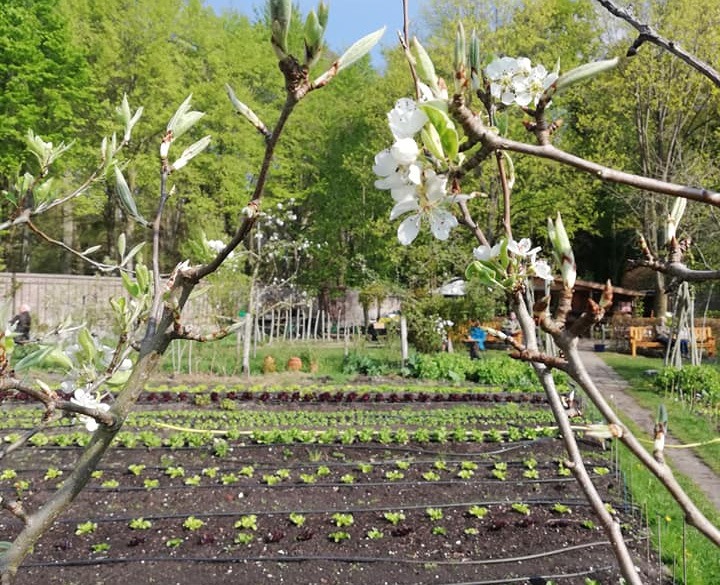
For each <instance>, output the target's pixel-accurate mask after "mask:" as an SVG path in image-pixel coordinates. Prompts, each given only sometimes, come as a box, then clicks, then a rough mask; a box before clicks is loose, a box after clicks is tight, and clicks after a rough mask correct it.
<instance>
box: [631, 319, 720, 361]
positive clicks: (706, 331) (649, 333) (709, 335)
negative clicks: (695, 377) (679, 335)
mask: <svg viewBox="0 0 720 585" xmlns="http://www.w3.org/2000/svg"><path fill="white" fill-rule="evenodd" d="M693 332H694V333H695V342H696V344H697V347H698V349H700V350H705V351H707V354H708V356H710V357H713V356H714V355H715V354H716V352H717V350H716V346H715V337H714V336H713V332H712V328H711V327H708V326H706V327H694V328H693ZM628 335H629V341H630V355H632V356H633V357H635V356H636V355H637V349H638V348H639V347H643V348H647V349H665V344H664V343H662V342H661V341H658V340H657V339H655V328H654V327H652V326H642V327H630V328H629V330H628Z"/></svg>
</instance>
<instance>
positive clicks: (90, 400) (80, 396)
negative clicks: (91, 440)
mask: <svg viewBox="0 0 720 585" xmlns="http://www.w3.org/2000/svg"><path fill="white" fill-rule="evenodd" d="M70 402H74V403H75V404H79V405H80V406H84V407H85V408H93V409H95V410H102V411H104V412H107V411H108V410H110V405H109V404H105V403H104V402H100V401H99V400H98V399H97V397H96V396H93V395H92V394H90V393H89V392H87V391H85V390H84V389H82V388H77V389H76V390H75V392H74V393H73V396H72V397H71V398H70ZM77 419H78V421H79V422H81V423H82V424H84V425H85V428H86V429H87V430H88V432H90V433H92V432H94V431H96V430H97V429H98V426H99V425H98V422H97V421H96V420H95V419H94V418H93V417H91V416H87V415H85V414H78V415H77Z"/></svg>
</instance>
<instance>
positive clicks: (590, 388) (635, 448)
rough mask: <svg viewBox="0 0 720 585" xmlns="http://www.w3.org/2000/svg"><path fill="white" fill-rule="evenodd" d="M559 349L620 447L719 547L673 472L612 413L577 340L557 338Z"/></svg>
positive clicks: (717, 533) (717, 536)
mask: <svg viewBox="0 0 720 585" xmlns="http://www.w3.org/2000/svg"><path fill="white" fill-rule="evenodd" d="M556 342H557V343H558V346H559V347H560V348H561V349H562V350H563V351H564V352H565V356H566V357H567V359H568V368H567V372H568V373H569V374H570V376H571V377H572V378H573V379H574V380H575V381H576V382H577V383H578V384H580V386H581V387H582V389H583V390H584V391H585V394H586V395H587V396H588V398H589V399H590V400H592V402H593V403H594V404H595V406H596V407H597V408H598V410H599V411H600V413H601V414H602V415H603V417H604V418H605V420H606V421H607V422H608V423H610V424H612V425H615V426H616V427H618V428H619V429H621V430H622V432H621V433H620V437H619V439H620V440H621V441H622V442H623V444H624V445H625V446H626V447H627V448H628V449H629V450H630V452H632V453H633V455H635V457H636V458H637V459H638V460H639V461H640V462H641V463H642V464H643V465H644V466H645V467H647V469H648V470H650V472H652V473H653V475H655V477H657V478H658V480H660V482H661V483H662V484H663V485H664V486H665V488H666V489H667V491H668V493H670V495H671V496H672V497H673V498H674V499H675V501H676V502H677V503H678V505H679V506H680V507H681V508H682V510H683V512H684V513H685V519H686V521H687V523H688V524H690V525H691V526H694V527H695V528H697V529H698V530H699V531H700V532H702V533H703V534H704V535H705V536H706V537H707V538H708V539H709V540H710V541H712V542H713V543H714V544H715V545H716V546H720V530H718V528H717V527H715V526H714V525H713V524H712V522H710V520H709V519H708V518H707V517H706V516H705V515H704V514H703V513H702V512H701V511H700V509H699V508H698V507H697V506H696V505H695V503H694V502H693V501H692V500H691V499H690V497H688V495H687V494H686V493H685V492H684V491H683V489H682V487H681V486H680V484H679V483H678V482H677V480H676V479H675V476H674V475H673V472H672V470H671V469H670V467H668V466H667V465H662V464H661V463H658V462H657V461H656V460H655V459H654V458H653V456H652V455H651V454H650V453H648V451H647V450H646V449H645V448H644V447H643V446H642V444H641V443H640V441H638V439H637V438H635V436H634V435H633V434H632V433H631V432H630V431H629V430H628V428H627V427H626V426H625V425H623V423H622V422H621V421H620V418H619V417H618V416H617V414H615V412H614V411H613V409H612V408H611V407H610V405H609V404H608V403H607V401H606V400H605V397H604V396H603V395H602V393H601V392H600V391H599V390H598V388H597V386H595V382H593V380H592V378H591V377H590V375H589V374H588V372H587V370H586V369H585V366H584V365H583V363H582V360H581V359H580V353H579V351H578V348H577V341H574V342H572V343H567V342H564V341H563V339H562V338H558V339H556Z"/></svg>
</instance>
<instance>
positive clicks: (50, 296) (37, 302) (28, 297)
mask: <svg viewBox="0 0 720 585" xmlns="http://www.w3.org/2000/svg"><path fill="white" fill-rule="evenodd" d="M121 296H127V293H126V291H125V289H124V287H123V285H122V280H121V279H120V278H119V277H113V276H74V275H67V274H37V273H0V297H1V300H0V302H2V303H4V304H5V305H6V306H8V318H10V317H12V316H13V315H15V314H16V313H17V312H18V310H19V308H20V305H22V304H24V303H26V304H28V305H30V309H31V314H32V318H33V332H34V334H35V335H38V334H42V333H43V332H45V331H47V330H50V329H53V328H54V327H56V326H57V325H58V324H60V323H62V322H64V321H65V320H66V319H70V321H71V322H72V323H73V324H80V323H85V324H87V326H88V327H89V328H91V329H92V330H93V331H96V332H98V333H101V332H109V331H110V330H111V329H112V319H113V316H112V311H111V308H110V302H109V301H110V299H111V298H116V297H121ZM398 308H399V302H398V301H397V300H395V299H389V300H388V301H386V302H385V303H383V304H382V305H381V307H375V306H374V307H373V310H371V314H370V318H371V320H375V318H377V315H376V313H379V312H382V314H385V313H386V312H390V311H394V310H397V309H398ZM218 321H220V322H222V318H220V319H219V318H218V311H217V310H215V308H213V306H212V305H211V302H210V299H209V298H208V296H207V295H200V296H198V297H195V298H193V299H191V300H190V301H189V302H188V305H187V307H186V309H185V311H183V323H184V324H185V325H188V326H192V328H193V329H195V330H198V329H202V330H208V329H212V328H214V327H215V326H217V324H218ZM222 324H224V325H227V319H226V320H225V322H222ZM363 325H364V317H363V310H362V307H361V306H360V304H359V301H358V295H357V292H355V291H349V292H348V294H347V296H346V297H345V299H343V300H341V301H339V302H338V301H335V310H334V312H333V314H332V315H331V314H329V313H328V312H326V311H320V310H318V309H317V306H316V305H315V306H314V305H313V304H312V303H309V302H307V301H306V302H304V303H298V304H291V303H289V304H284V306H282V307H280V306H277V305H272V306H260V307H259V308H258V310H257V315H256V317H255V324H254V327H253V334H254V337H255V339H256V340H257V341H258V342H260V343H263V342H264V343H268V342H269V343H272V342H273V341H274V340H283V339H284V340H293V339H297V340H301V339H302V340H308V339H331V338H335V339H337V338H340V337H342V336H344V335H345V332H346V331H347V332H348V333H357V332H359V331H360V330H361V329H362V326H363Z"/></svg>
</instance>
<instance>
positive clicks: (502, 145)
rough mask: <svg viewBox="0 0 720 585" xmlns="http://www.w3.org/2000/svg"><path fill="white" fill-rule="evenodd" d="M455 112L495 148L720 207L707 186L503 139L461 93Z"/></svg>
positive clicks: (469, 129) (455, 100) (718, 196)
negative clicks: (486, 123) (644, 175)
mask: <svg viewBox="0 0 720 585" xmlns="http://www.w3.org/2000/svg"><path fill="white" fill-rule="evenodd" d="M450 109H451V112H452V113H453V114H454V115H455V117H456V119H457V120H458V121H459V122H460V124H461V125H462V127H463V129H464V130H465V132H466V133H467V134H469V135H471V136H476V137H478V138H479V139H480V141H481V142H482V143H483V144H484V145H487V146H488V147H489V148H491V149H493V150H510V151H513V152H519V153H522V154H529V155H532V156H537V157H539V158H545V159H548V160H553V161H555V162H558V163H561V164H564V165H568V166H571V167H574V168H576V169H578V170H581V171H584V172H586V173H590V174H592V175H594V176H595V177H596V178H597V179H599V180H601V181H607V182H610V183H618V184H621V185H629V186H631V187H635V188H637V189H642V190H645V191H652V192H655V193H662V194H665V195H672V196H674V197H684V198H686V199H690V200H692V201H698V202H700V203H705V204H707V205H712V206H713V207H720V193H718V192H716V191H709V190H707V189H702V188H696V187H688V186H686V185H679V184H677V183H670V182H668V181H661V180H659V179H651V178H648V177H642V176H640V175H634V174H632V173H626V172H623V171H618V170H615V169H611V168H608V167H606V166H603V165H600V164H598V163H594V162H591V161H589V160H586V159H584V158H581V157H579V156H575V155H573V154H570V153H568V152H565V151H563V150H560V149H559V148H556V147H554V146H552V145H550V144H546V145H534V144H525V143H523V142H517V141H515V140H510V139H509V138H503V137H501V136H498V135H497V134H494V133H493V132H492V131H491V130H490V129H489V128H488V127H486V126H485V125H484V124H483V123H482V121H481V120H480V119H479V118H478V117H477V116H475V115H474V114H473V112H472V111H471V110H470V109H469V108H468V107H467V106H466V105H465V103H464V99H463V97H462V96H461V95H456V96H454V98H453V101H452V103H451V104H450Z"/></svg>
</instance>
